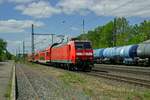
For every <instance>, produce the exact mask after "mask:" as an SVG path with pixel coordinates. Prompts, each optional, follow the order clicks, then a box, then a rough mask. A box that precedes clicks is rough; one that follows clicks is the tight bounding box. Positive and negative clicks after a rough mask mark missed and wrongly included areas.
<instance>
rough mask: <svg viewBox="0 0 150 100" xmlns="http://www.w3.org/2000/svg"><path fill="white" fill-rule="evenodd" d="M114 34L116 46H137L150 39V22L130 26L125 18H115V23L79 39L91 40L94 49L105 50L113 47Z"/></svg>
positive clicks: (100, 27) (110, 23)
mask: <svg viewBox="0 0 150 100" xmlns="http://www.w3.org/2000/svg"><path fill="white" fill-rule="evenodd" d="M114 33H115V36H116V46H122V45H129V44H137V43H140V42H143V41H145V40H148V39H150V21H144V22H142V23H140V24H135V25H130V24H129V22H128V21H127V19H125V18H115V19H114V21H110V22H108V23H107V24H105V25H104V26H99V27H97V28H95V29H94V30H90V31H88V32H87V33H86V34H81V35H80V36H78V38H79V39H88V40H90V41H91V42H92V45H93V48H105V47H112V46H113V40H114V39H113V37H114Z"/></svg>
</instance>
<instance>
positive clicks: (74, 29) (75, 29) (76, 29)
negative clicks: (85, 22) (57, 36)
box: [70, 27, 79, 31]
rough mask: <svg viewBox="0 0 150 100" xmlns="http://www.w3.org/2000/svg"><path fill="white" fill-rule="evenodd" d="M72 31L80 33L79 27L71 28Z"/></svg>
mask: <svg viewBox="0 0 150 100" xmlns="http://www.w3.org/2000/svg"><path fill="white" fill-rule="evenodd" d="M70 29H71V30H72V31H78V30H79V29H78V28H77V27H71V28H70Z"/></svg>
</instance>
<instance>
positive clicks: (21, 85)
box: [16, 65, 40, 100]
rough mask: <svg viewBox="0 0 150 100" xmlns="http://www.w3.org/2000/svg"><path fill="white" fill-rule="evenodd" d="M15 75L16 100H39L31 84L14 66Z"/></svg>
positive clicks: (21, 71)
mask: <svg viewBox="0 0 150 100" xmlns="http://www.w3.org/2000/svg"><path fill="white" fill-rule="evenodd" d="M16 75H17V100H22V99H23V100H25V99H35V100H40V99H39V96H38V94H37V92H36V90H35V89H34V87H33V85H32V83H31V82H30V81H29V79H28V77H27V76H26V74H25V72H24V71H23V70H22V68H21V67H20V66H19V65H16Z"/></svg>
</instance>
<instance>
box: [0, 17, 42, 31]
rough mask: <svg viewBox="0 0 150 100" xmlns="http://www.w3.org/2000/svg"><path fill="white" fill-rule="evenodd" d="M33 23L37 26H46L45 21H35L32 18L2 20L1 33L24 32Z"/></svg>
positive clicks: (0, 21)
mask: <svg viewBox="0 0 150 100" xmlns="http://www.w3.org/2000/svg"><path fill="white" fill-rule="evenodd" d="M31 24H34V25H35V26H36V27H42V26H44V23H42V22H35V21H31V20H15V19H9V20H0V33H15V32H24V31H25V29H27V28H30V27H31Z"/></svg>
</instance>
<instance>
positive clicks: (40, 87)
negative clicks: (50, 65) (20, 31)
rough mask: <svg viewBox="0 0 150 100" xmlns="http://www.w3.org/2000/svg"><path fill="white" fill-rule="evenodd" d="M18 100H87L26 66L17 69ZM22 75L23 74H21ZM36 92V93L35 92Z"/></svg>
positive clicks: (82, 95)
mask: <svg viewBox="0 0 150 100" xmlns="http://www.w3.org/2000/svg"><path fill="white" fill-rule="evenodd" d="M16 69H17V83H18V100H32V99H33V100H34V99H35V98H38V99H39V100H74V99H75V100H87V99H89V97H88V96H86V95H85V94H84V93H83V92H82V91H78V90H74V89H71V88H70V87H68V86H67V85H66V86H65V87H64V85H62V83H61V82H60V81H58V80H55V79H54V78H52V77H50V76H45V75H43V74H42V73H40V72H37V71H35V70H33V69H31V68H30V67H27V66H26V65H22V64H18V65H17V67H16ZM23 73H24V74H23ZM35 91H36V92H35Z"/></svg>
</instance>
